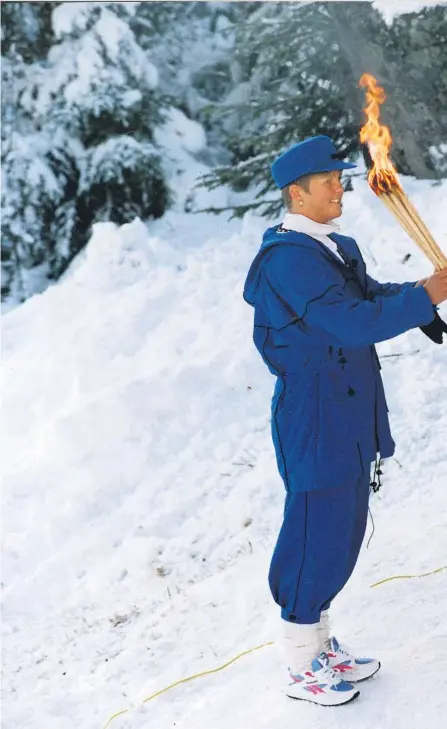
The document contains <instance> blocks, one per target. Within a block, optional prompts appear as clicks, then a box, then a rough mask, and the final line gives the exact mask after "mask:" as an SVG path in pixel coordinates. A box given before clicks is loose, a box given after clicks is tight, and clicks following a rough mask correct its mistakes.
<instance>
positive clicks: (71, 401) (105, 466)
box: [2, 128, 447, 729]
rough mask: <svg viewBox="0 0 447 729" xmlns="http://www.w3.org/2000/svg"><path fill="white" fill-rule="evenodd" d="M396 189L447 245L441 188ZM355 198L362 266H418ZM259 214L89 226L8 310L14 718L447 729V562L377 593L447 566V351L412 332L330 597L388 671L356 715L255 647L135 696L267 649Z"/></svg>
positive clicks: (136, 728) (22, 721)
mask: <svg viewBox="0 0 447 729" xmlns="http://www.w3.org/2000/svg"><path fill="white" fill-rule="evenodd" d="M191 130H192V132H191V134H192V138H190V139H189V141H188V140H186V145H187V146H189V148H191V144H192V145H193V146H194V144H198V142H199V140H198V139H197V138H196V137H195V131H194V129H192V128H191ZM183 143H185V140H183V142H182V143H181V144H183ZM180 146H181V145H180ZM185 174H189V173H187V172H185ZM404 184H405V187H406V189H407V190H408V191H409V193H410V194H411V197H412V200H413V202H414V203H415V205H416V207H417V208H418V209H419V210H420V211H421V213H422V214H423V217H424V219H425V220H426V222H427V224H428V225H429V227H430V229H431V230H432V232H433V234H434V235H435V237H437V239H438V240H439V242H440V243H441V245H443V247H444V248H447V241H446V236H445V227H444V224H443V218H442V216H441V211H442V210H443V205H444V201H445V199H446V193H447V184H446V183H444V184H443V185H439V186H430V185H428V184H426V183H421V182H416V181H414V180H404ZM354 185H355V191H354V192H352V193H349V194H347V195H346V198H345V200H346V203H345V213H344V217H343V222H344V226H343V230H344V232H346V233H347V234H351V235H355V236H356V238H357V240H358V242H359V244H360V246H361V248H362V250H363V251H364V253H365V258H366V260H367V263H368V266H369V271H370V273H371V274H372V275H373V276H375V277H376V278H378V279H379V280H382V281H386V280H396V281H403V280H412V279H416V278H418V277H422V276H424V275H427V274H429V273H430V272H431V266H430V264H429V263H428V261H427V260H426V259H424V258H423V256H422V254H421V253H419V252H418V250H417V248H416V247H415V246H414V244H413V243H412V242H411V241H409V240H408V239H407V238H406V236H405V234H404V233H403V232H402V231H401V229H400V228H399V227H398V225H397V224H395V223H394V221H393V220H392V219H391V218H390V216H389V213H388V211H387V210H386V209H385V208H384V207H382V206H381V204H380V202H379V201H378V200H376V198H375V197H374V196H373V195H372V194H371V192H370V191H369V189H368V188H367V186H366V184H365V183H364V182H363V181H360V180H359V179H356V180H355V181H354ZM221 204H222V201H221ZM267 224H269V221H264V220H259V219H258V218H257V217H256V216H255V215H252V214H247V215H246V217H245V219H244V220H243V221H242V222H241V221H232V222H231V223H230V222H228V220H226V219H225V218H224V217H222V218H216V217H212V216H207V215H186V214H183V213H182V212H181V210H180V209H177V210H174V211H172V212H171V213H169V214H168V215H167V216H165V217H164V218H163V219H162V220H160V221H157V222H156V223H153V224H151V225H149V226H146V225H145V224H143V223H142V222H141V221H135V222H134V223H133V224H131V225H127V226H123V227H122V228H120V229H118V228H116V227H115V226H113V225H111V224H104V225H97V226H96V227H95V230H94V233H93V236H92V239H91V241H90V243H89V245H88V246H87V248H86V250H85V251H84V252H83V253H82V254H81V255H80V256H79V257H78V259H77V260H76V261H75V262H74V264H73V266H72V267H71V268H70V270H69V271H68V272H67V274H66V275H65V276H64V277H63V279H62V281H61V282H60V283H59V284H57V285H55V286H52V287H51V288H49V289H48V290H47V291H45V292H44V293H43V294H41V295H36V296H34V297H32V298H31V299H29V300H27V301H26V302H25V303H24V304H22V305H21V306H19V307H17V308H16V309H15V310H13V311H11V312H9V313H8V314H7V315H6V316H5V317H4V318H3V417H4V423H5V425H6V427H5V428H4V437H3V450H4V453H3V463H4V474H5V487H4V494H3V527H4V538H3V583H4V601H5V604H4V610H3V621H2V627H3V632H4V646H5V653H4V669H5V680H4V684H3V692H4V702H3V722H4V727H5V729H16V728H17V727H26V728H27V729H42V727H45V729H93V728H95V729H96V728H97V729H101V728H102V727H103V726H104V725H105V723H106V721H107V719H108V718H109V717H110V716H111V715H112V714H113V713H114V712H116V711H118V710H120V709H125V708H130V709H131V710H130V711H129V712H128V713H127V714H125V715H122V716H120V717H117V718H115V719H114V721H113V722H112V724H111V727H112V729H124V727H129V728H130V727H131V728H132V729H140V728H141V729H143V727H145V728H146V727H148V726H154V727H155V726H156V727H157V729H168V728H169V729H170V728H171V727H172V726H174V725H175V726H176V729H191V728H193V729H205V727H206V729H209V727H213V729H227V727H228V725H231V726H232V727H233V729H247V727H249V728H250V729H251V728H252V727H253V728H255V727H256V729H267V728H268V729H273V728H275V729H276V728H277V727H279V726H281V727H296V726H298V725H299V726H300V727H301V729H323V728H324V729H332V727H337V728H338V727H340V726H341V724H340V722H341V721H342V720H343V726H344V727H351V726H352V727H354V726H355V727H356V729H404V728H405V729H408V728H409V727H415V728H416V727H418V728H419V727H420V726H422V725H432V726H438V725H439V716H440V715H442V712H444V713H445V711H446V709H447V701H446V698H445V691H444V690H443V683H444V675H445V670H446V668H447V665H446V658H445V656H446V655H447V653H446V650H445V642H444V644H443V640H444V638H445V632H443V627H442V624H441V620H442V619H443V617H444V616H445V614H446V612H447V590H446V585H445V574H446V573H439V574H437V575H433V576H431V577H427V578H425V579H423V580H408V581H405V582H399V581H396V582H391V583H388V584H386V585H383V586H381V587H378V588H374V589H371V588H370V587H369V586H370V585H371V584H372V583H374V582H376V581H377V580H380V579H382V578H385V577H388V576H391V575H394V574H408V573H418V572H426V571H429V570H432V569H434V568H436V567H439V566H441V565H442V563H443V561H444V559H445V526H446V517H445V485H446V483H447V458H446V451H445V439H446V435H447V413H446V408H445V382H446V381H447V359H446V354H445V353H446V351H447V350H446V346H447V345H444V347H443V348H442V347H438V346H436V345H434V344H432V343H431V342H430V341H429V340H428V339H426V338H425V337H424V336H423V335H422V333H421V332H420V331H418V330H414V331H412V332H410V333H408V334H406V335H404V336H402V337H400V338H398V339H395V340H393V341H390V342H387V343H384V344H383V345H381V347H380V354H381V356H382V357H383V360H382V364H383V373H384V379H385V386H386V390H387V397H388V403H389V406H390V410H391V413H390V415H391V419H392V425H393V431H394V434H395V437H396V439H397V442H398V451H397V453H396V459H390V460H389V461H388V462H387V464H386V467H385V478H384V487H383V492H382V493H381V494H380V495H378V496H377V497H375V498H374V500H373V505H372V509H373V514H374V518H375V526H376V532H375V536H374V538H373V540H372V543H371V546H370V548H369V550H365V551H364V553H363V555H362V557H361V560H360V563H359V567H358V569H357V571H356V573H355V575H354V577H353V579H352V580H351V582H350V583H349V586H348V588H347V589H346V591H344V592H343V594H342V595H341V596H340V597H339V598H338V600H337V602H336V604H335V605H334V619H335V623H336V628H337V633H338V634H339V635H341V636H342V638H345V639H346V638H347V639H348V643H349V642H351V643H353V644H354V645H357V646H358V645H360V646H365V647H366V648H367V647H368V646H370V647H371V648H373V650H374V651H376V652H377V653H378V654H380V657H381V658H382V659H383V661H384V669H383V672H382V675H381V676H380V677H378V678H377V680H375V681H373V682H372V683H371V684H370V685H367V686H365V688H364V689H362V696H361V699H360V700H359V701H358V702H356V703H355V704H353V705H352V706H349V707H346V708H345V709H344V710H343V716H341V714H340V713H338V714H337V713H336V711H335V710H331V709H327V710H325V712H324V716H323V715H322V713H321V710H320V711H319V710H318V709H315V708H314V707H312V706H303V705H301V704H300V705H298V706H297V705H296V703H298V702H296V703H295V702H287V701H286V700H285V699H283V698H282V697H281V694H280V693H278V692H277V689H278V688H279V683H280V680H281V674H280V671H279V669H280V666H281V663H280V657H279V655H278V654H277V652H276V649H275V647H266V648H264V649H263V650H261V651H259V652H255V653H252V654H250V655H249V656H247V657H245V658H243V659H241V660H240V661H238V662H237V663H236V664H234V665H233V666H231V667H229V668H227V669H225V670H224V671H222V672H220V673H218V674H215V675H214V676H209V677H206V678H201V679H197V680H196V681H193V682H191V683H188V684H186V685H184V686H179V687H177V688H175V689H173V690H172V691H170V692H168V693H166V694H164V695H163V696H159V697H158V698H156V699H155V700H153V701H150V702H148V703H146V704H144V705H143V704H142V700H143V699H144V698H145V697H147V696H149V695H150V694H151V693H153V692H155V691H158V690H159V689H161V688H163V687H165V686H167V685H169V684H170V683H172V682H174V681H176V680H178V679H181V678H183V677H186V676H190V675H192V674H195V673H197V672H200V671H203V670H206V669H209V668H213V667H214V666H217V665H219V664H223V663H225V661H227V660H228V659H230V658H231V657H233V656H234V655H236V654H238V653H239V652H241V651H243V650H244V649H247V648H250V647H252V646H256V645H259V644H262V643H264V642H266V641H275V640H277V638H278V632H279V625H278V624H279V613H278V610H277V609H276V606H274V604H273V603H272V600H271V598H270V595H269V592H268V587H267V582H266V574H267V569H268V562H269V559H270V554H271V550H272V548H273V545H274V541H275V537H276V533H277V529H278V527H279V524H280V520H281V511H282V505H283V487H282V483H281V482H280V479H279V476H278V474H277V471H276V464H275V462H274V454H273V447H272V444H271V440H270V423H269V414H270V413H269V408H270V396H271V391H272V387H273V384H274V382H273V378H272V377H271V376H270V375H269V373H268V372H267V370H266V368H265V367H264V366H263V364H262V363H261V361H260V359H259V357H258V356H257V354H256V352H255V350H254V347H253V344H252V341H251V333H252V329H251V326H252V312H251V310H250V309H249V307H247V305H246V304H245V303H244V302H243V300H242V295H241V294H242V286H243V281H244V277H245V273H246V271H247V268H248V265H249V263H250V261H251V259H252V258H253V256H254V254H255V252H256V250H257V248H258V246H259V243H260V237H261V234H262V230H263V229H264V228H265V227H266V225H267ZM407 253H411V258H410V259H409V260H408V261H407V262H406V263H404V262H403V260H404V257H405V256H406V254H407ZM446 313H447V312H446V309H445V307H442V308H441V314H443V315H445V314H446ZM403 670H404V674H403ZM421 696H424V697H426V698H429V700H424V701H421ZM132 707H134V709H135V710H133V709H132Z"/></svg>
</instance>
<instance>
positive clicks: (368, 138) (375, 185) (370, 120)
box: [359, 73, 402, 195]
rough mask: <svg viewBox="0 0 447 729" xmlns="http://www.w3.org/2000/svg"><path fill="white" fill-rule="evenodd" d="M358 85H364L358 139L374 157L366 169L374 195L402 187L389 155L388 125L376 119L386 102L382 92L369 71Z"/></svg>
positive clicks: (390, 143)
mask: <svg viewBox="0 0 447 729" xmlns="http://www.w3.org/2000/svg"><path fill="white" fill-rule="evenodd" d="M359 86H362V87H364V88H366V106H365V108H364V112H365V114H366V118H367V122H366V124H364V126H363V127H362V128H361V130H360V141H361V142H362V143H366V144H367V145H368V149H369V152H370V154H371V158H372V160H373V165H372V167H371V169H370V170H369V172H368V183H369V186H370V187H371V188H372V190H374V192H375V193H376V194H377V195H380V194H381V193H386V192H390V191H391V190H392V188H393V187H397V188H398V189H399V190H402V186H401V184H400V182H399V179H398V176H397V170H396V168H395V167H394V165H393V163H392V162H391V160H390V158H389V156H388V153H389V150H390V147H391V145H392V143H393V138H392V136H391V132H390V130H389V128H388V127H387V126H385V124H381V123H380V121H379V117H380V106H381V105H382V104H383V102H384V101H386V94H385V91H384V90H383V88H382V87H381V86H379V84H378V83H377V80H376V79H375V78H374V76H371V74H370V73H364V74H363V76H362V77H361V79H360V81H359Z"/></svg>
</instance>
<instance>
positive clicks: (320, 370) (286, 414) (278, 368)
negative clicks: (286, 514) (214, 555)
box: [244, 226, 434, 492]
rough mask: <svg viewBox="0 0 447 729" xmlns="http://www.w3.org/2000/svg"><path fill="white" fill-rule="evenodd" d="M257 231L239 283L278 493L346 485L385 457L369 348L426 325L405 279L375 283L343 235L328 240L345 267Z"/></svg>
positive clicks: (273, 231) (322, 252)
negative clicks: (264, 385)
mask: <svg viewBox="0 0 447 729" xmlns="http://www.w3.org/2000/svg"><path fill="white" fill-rule="evenodd" d="M280 231H281V226H274V227H272V228H269V229H268V230H266V232H265V234H264V237H263V241H262V245H261V247H260V250H259V252H258V253H257V255H256V257H255V259H254V261H253V263H252V265H251V267H250V270H249V272H248V276H247V279H246V282H245V287H244V299H245V300H246V302H247V303H248V304H250V305H251V306H253V307H254V334H253V339H254V343H255V345H256V347H257V349H258V351H259V353H260V354H261V357H262V359H263V360H264V362H265V364H266V365H267V367H268V368H269V370H270V372H271V373H272V374H273V375H275V376H276V377H277V380H276V384H275V388H274V393H273V397H272V404H271V415H272V419H271V429H272V438H273V443H274V447H275V452H276V458H277V463H278V469H279V472H280V474H281V476H282V478H283V480H284V484H285V487H286V490H287V491H288V492H293V491H310V490H314V489H323V488H328V487H343V486H347V485H349V484H351V483H352V482H353V481H355V480H356V479H357V478H358V477H359V476H360V475H361V474H362V473H363V474H366V473H368V474H369V471H370V464H371V461H374V460H375V458H376V455H377V453H378V452H380V456H381V457H382V458H387V457H389V456H392V455H393V453H394V448H395V443H394V441H393V439H392V437H391V433H390V427H389V421H388V407H387V403H386V400H385V393H384V389H383V384H382V378H381V375H380V369H381V367H380V363H379V359H378V357H377V353H376V349H375V346H374V345H375V343H376V342H381V341H384V340H386V339H391V338H392V337H396V336H397V335H398V334H402V333H403V332H405V331H407V330H408V329H412V328H413V327H419V326H423V325H425V324H428V323H430V322H431V321H432V320H433V317H434V308H433V305H432V302H431V300H430V298H429V296H428V294H427V292H426V291H425V289H424V288H423V287H422V286H420V287H417V288H415V287H414V284H415V282H408V283H403V284H394V283H386V284H380V283H378V282H377V281H375V280H374V279H373V278H371V277H370V276H368V274H367V273H366V266H365V262H364V260H363V258H362V255H361V253H360V250H359V247H358V246H357V243H356V242H355V240H354V239H353V238H348V237H346V236H342V235H338V234H333V235H331V236H330V237H331V239H332V240H333V241H334V242H335V243H336V244H337V246H338V250H339V252H340V253H341V255H342V257H343V258H344V260H345V261H346V264H347V265H345V264H344V263H342V261H340V260H339V259H338V257H337V256H336V255H334V254H333V253H332V252H331V251H330V250H329V249H328V248H327V246H325V245H324V244H322V243H320V242H319V241H317V240H316V239H314V238H311V237H310V236H309V235H306V234H304V233H296V232H294V231H287V232H280Z"/></svg>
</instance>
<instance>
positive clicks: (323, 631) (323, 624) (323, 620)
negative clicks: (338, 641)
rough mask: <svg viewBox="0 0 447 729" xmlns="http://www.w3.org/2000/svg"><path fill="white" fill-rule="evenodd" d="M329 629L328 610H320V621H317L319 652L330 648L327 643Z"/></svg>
mask: <svg viewBox="0 0 447 729" xmlns="http://www.w3.org/2000/svg"><path fill="white" fill-rule="evenodd" d="M330 629H331V624H330V619H329V610H322V611H321V615H320V622H319V623H318V635H319V645H320V653H321V652H322V651H324V652H325V653H327V651H329V650H330V649H331V646H330V644H329V639H330Z"/></svg>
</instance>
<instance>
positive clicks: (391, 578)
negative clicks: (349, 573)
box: [370, 565, 447, 587]
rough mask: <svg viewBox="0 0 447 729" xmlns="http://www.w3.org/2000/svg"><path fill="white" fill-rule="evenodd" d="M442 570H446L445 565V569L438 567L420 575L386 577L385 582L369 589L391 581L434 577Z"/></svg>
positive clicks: (377, 583) (375, 584) (381, 581)
mask: <svg viewBox="0 0 447 729" xmlns="http://www.w3.org/2000/svg"><path fill="white" fill-rule="evenodd" d="M442 570H447V565H446V566H445V567H438V569H437V570H432V571H431V572H424V574H422V575H395V577H387V578H386V579H385V580H380V582H375V583H374V584H373V585H370V587H377V586H378V585H384V584H385V582H391V580H413V579H414V578H415V577H428V576H429V575H436V574H437V573H438V572H442Z"/></svg>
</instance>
